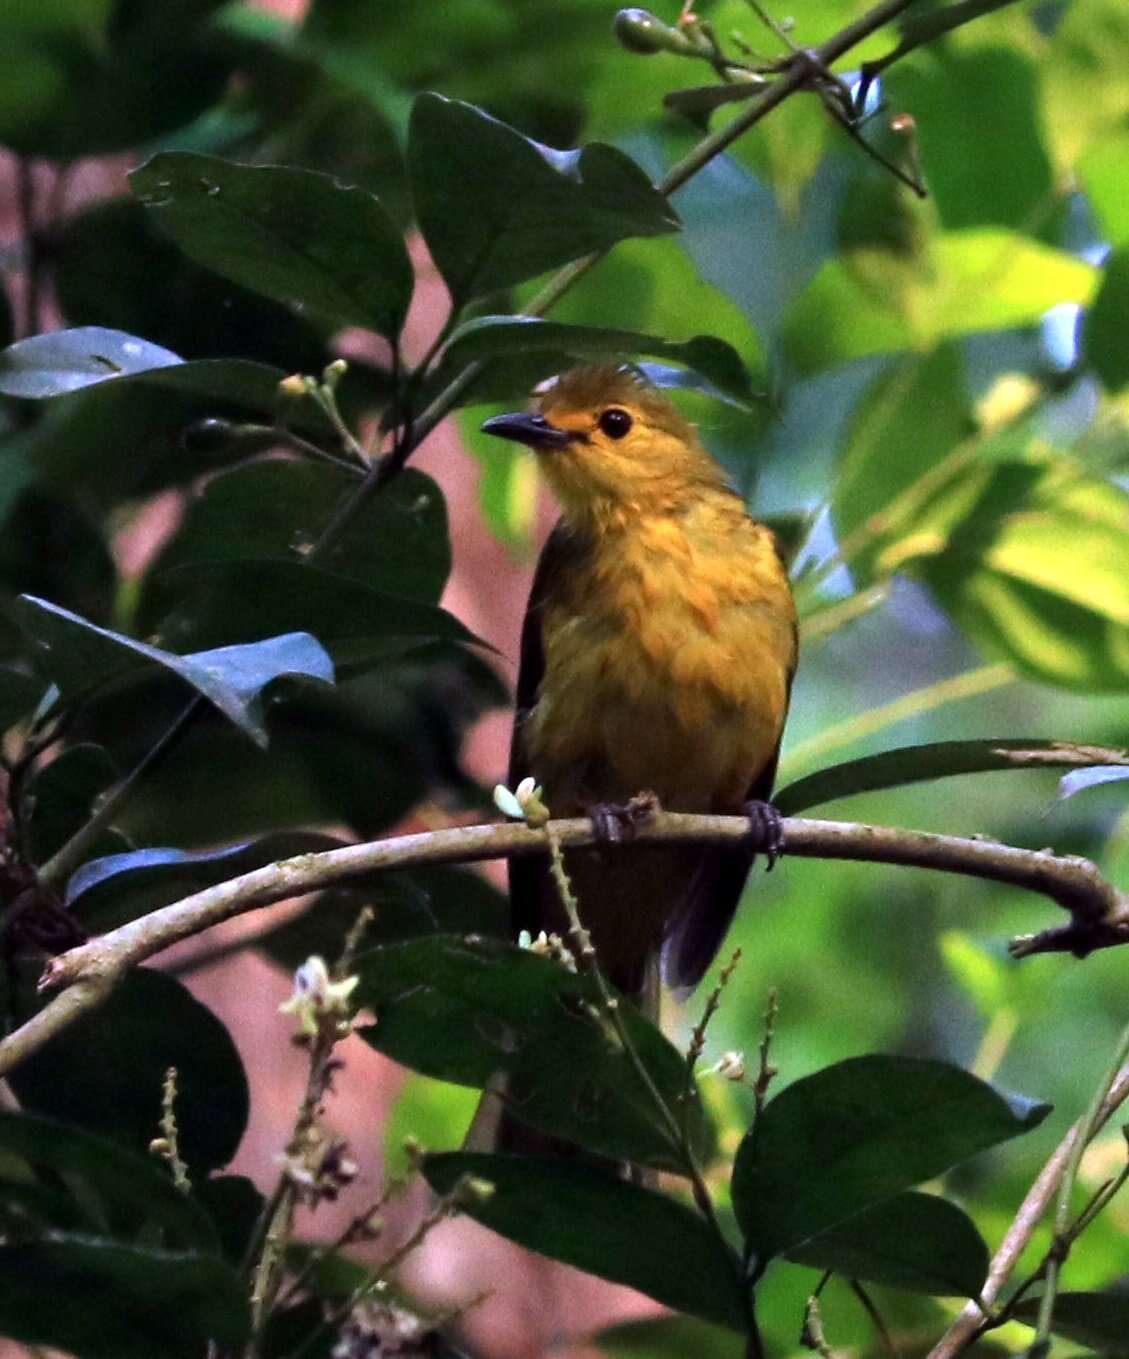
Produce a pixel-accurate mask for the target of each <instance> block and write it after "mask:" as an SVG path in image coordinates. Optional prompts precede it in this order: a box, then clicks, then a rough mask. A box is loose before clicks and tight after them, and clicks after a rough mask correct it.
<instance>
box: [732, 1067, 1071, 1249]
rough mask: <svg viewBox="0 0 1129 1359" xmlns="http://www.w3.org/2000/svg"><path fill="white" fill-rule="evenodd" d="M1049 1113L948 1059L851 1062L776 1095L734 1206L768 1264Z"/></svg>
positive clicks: (749, 1148) (746, 1156) (740, 1156)
mask: <svg viewBox="0 0 1129 1359" xmlns="http://www.w3.org/2000/svg"><path fill="white" fill-rule="evenodd" d="M1049 1111H1050V1106H1049V1105H1047V1104H1038V1103H1035V1102H1033V1101H1031V1100H1027V1099H1023V1098H1022V1097H1020V1096H1018V1095H1008V1096H1005V1095H1002V1094H999V1093H998V1092H997V1091H995V1090H993V1089H992V1087H991V1086H989V1085H985V1083H984V1082H983V1081H980V1080H977V1078H976V1077H975V1076H972V1075H970V1074H969V1073H968V1072H967V1071H962V1070H961V1069H960V1068H959V1067H955V1066H950V1065H948V1064H947V1063H945V1062H935V1061H926V1060H921V1059H917V1058H910V1057H886V1056H877V1055H875V1056H868V1057H854V1058H850V1059H848V1060H847V1061H843V1062H837V1063H836V1064H835V1065H834V1066H830V1067H826V1068H825V1069H824V1070H822V1071H817V1072H815V1073H814V1074H813V1075H811V1076H807V1077H804V1078H803V1079H802V1080H799V1081H796V1082H794V1084H792V1085H790V1086H788V1087H787V1089H785V1090H784V1091H782V1092H781V1093H780V1094H779V1095H777V1096H776V1098H775V1099H773V1100H772V1101H770V1103H769V1104H768V1105H767V1107H766V1108H765V1110H764V1112H763V1114H762V1115H761V1117H760V1118H759V1119H758V1120H757V1126H756V1135H755V1136H753V1135H752V1134H750V1135H748V1136H746V1137H745V1139H744V1141H743V1142H742V1143H741V1146H740V1149H739V1150H738V1152H737V1159H736V1161H735V1163H734V1166H733V1206H734V1209H735V1211H736V1213H737V1218H738V1221H739V1222H740V1223H741V1227H742V1230H743V1231H744V1233H745V1237H746V1240H747V1241H748V1243H749V1246H750V1249H751V1250H752V1251H753V1252H754V1253H755V1254H756V1256H757V1257H758V1259H760V1260H761V1261H762V1262H763V1261H767V1260H769V1259H771V1258H772V1257H773V1256H775V1255H780V1254H782V1253H784V1252H786V1251H790V1250H793V1249H795V1247H796V1246H799V1245H801V1244H803V1243H806V1242H807V1241H809V1240H810V1239H811V1238H812V1237H813V1236H817V1235H819V1234H820V1233H821V1232H824V1231H826V1230H827V1229H828V1228H830V1227H835V1226H837V1225H838V1224H839V1223H842V1222H845V1221H846V1220H847V1219H849V1218H851V1217H853V1216H854V1215H855V1214H856V1213H859V1212H861V1211H862V1210H863V1209H866V1208H870V1207H872V1206H873V1205H875V1204H879V1203H881V1202H883V1200H885V1199H891V1198H893V1197H894V1196H895V1195H896V1194H899V1193H901V1192H902V1191H903V1190H905V1189H908V1188H910V1187H911V1186H912V1185H915V1184H920V1183H921V1181H922V1180H927V1179H931V1178H932V1177H933V1176H934V1175H939V1174H940V1173H941V1172H942V1171H944V1170H948V1169H949V1167H950V1166H953V1165H956V1164H957V1163H958V1162H960V1161H964V1160H967V1159H968V1157H970V1156H974V1155H975V1154H976V1153H977V1152H980V1151H983V1150H985V1149H986V1148H988V1147H991V1146H995V1145H996V1144H997V1143H998V1142H1003V1141H1006V1140H1007V1139H1008V1138H1011V1137H1015V1136H1017V1135H1018V1134H1019V1133H1023V1132H1028V1131H1030V1129H1032V1128H1034V1127H1037V1126H1038V1124H1039V1123H1041V1122H1042V1120H1043V1119H1044V1118H1045V1117H1046V1115H1047V1114H1048V1112H1049Z"/></svg>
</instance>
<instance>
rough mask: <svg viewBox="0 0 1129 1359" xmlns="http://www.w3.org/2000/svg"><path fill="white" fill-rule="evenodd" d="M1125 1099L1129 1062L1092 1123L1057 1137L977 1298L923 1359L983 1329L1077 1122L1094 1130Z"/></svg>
mask: <svg viewBox="0 0 1129 1359" xmlns="http://www.w3.org/2000/svg"><path fill="white" fill-rule="evenodd" d="M1126 1099H1129V1063H1126V1065H1124V1066H1123V1067H1122V1068H1121V1070H1120V1071H1119V1072H1118V1073H1117V1075H1116V1077H1115V1078H1114V1080H1113V1083H1112V1084H1111V1085H1110V1087H1109V1093H1108V1094H1107V1095H1106V1097H1105V1099H1104V1100H1103V1101H1102V1103H1101V1107H1100V1109H1099V1110H1098V1115H1097V1118H1096V1119H1094V1120H1093V1121H1092V1124H1091V1120H1090V1118H1089V1116H1087V1117H1086V1118H1080V1119H1079V1120H1078V1122H1077V1123H1075V1124H1073V1126H1072V1127H1071V1128H1070V1130H1069V1132H1067V1134H1066V1136H1065V1137H1064V1138H1063V1139H1062V1141H1061V1142H1060V1143H1059V1144H1058V1146H1057V1147H1055V1149H1054V1151H1053V1152H1051V1154H1050V1156H1049V1157H1048V1158H1047V1161H1046V1164H1045V1165H1044V1166H1043V1168H1042V1170H1041V1171H1040V1172H1039V1175H1038V1177H1037V1179H1036V1180H1035V1182H1034V1184H1032V1186H1031V1188H1030V1189H1029V1190H1028V1191H1027V1197H1026V1198H1025V1199H1024V1200H1023V1202H1022V1203H1021V1204H1020V1206H1019V1212H1017V1213H1016V1215H1015V1217H1014V1219H1013V1220H1012V1224H1011V1226H1010V1227H1009V1228H1008V1229H1007V1232H1006V1233H1005V1235H1004V1239H1003V1240H1002V1241H1001V1242H1000V1247H999V1250H997V1251H996V1253H995V1255H994V1256H993V1257H992V1264H991V1267H990V1268H989V1270H988V1278H987V1281H986V1283H985V1284H984V1288H983V1291H982V1292H981V1295H980V1298H979V1299H978V1300H977V1301H976V1302H970V1303H969V1304H968V1305H967V1306H966V1307H965V1308H964V1310H963V1311H962V1312H961V1313H960V1314H959V1316H958V1317H957V1319H956V1320H955V1321H954V1322H953V1324H952V1325H951V1326H950V1327H949V1329H948V1330H947V1331H946V1332H945V1334H944V1335H943V1336H942V1337H941V1339H940V1340H939V1341H938V1342H937V1343H936V1345H934V1346H933V1348H932V1349H931V1350H930V1351H929V1354H928V1356H927V1359H956V1356H957V1355H958V1354H960V1353H961V1352H962V1351H963V1350H965V1349H967V1348H968V1346H969V1345H971V1344H972V1343H973V1342H974V1341H976V1340H977V1339H978V1338H979V1336H980V1334H981V1332H982V1330H983V1329H984V1310H983V1309H984V1308H988V1307H991V1306H992V1304H993V1303H994V1302H995V1301H996V1299H997V1298H998V1297H999V1296H1000V1293H1001V1292H1002V1291H1003V1289H1004V1286H1005V1285H1006V1284H1007V1281H1008V1280H1009V1279H1010V1278H1011V1273H1012V1270H1013V1269H1014V1268H1015V1266H1016V1262H1017V1261H1018V1260H1019V1257H1020V1256H1021V1255H1022V1254H1023V1251H1024V1250H1025V1248H1026V1246H1027V1243H1028V1242H1029V1241H1030V1240H1031V1238H1032V1237H1033V1236H1034V1235H1035V1229H1036V1228H1037V1227H1038V1225H1039V1223H1040V1222H1041V1221H1042V1218H1043V1215H1044V1213H1045V1212H1046V1211H1047V1206H1048V1205H1049V1204H1050V1201H1051V1199H1053V1198H1054V1196H1055V1194H1056V1192H1057V1191H1058V1187H1059V1185H1060V1184H1061V1182H1062V1178H1063V1176H1064V1174H1065V1173H1066V1167H1067V1165H1068V1164H1069V1163H1070V1161H1071V1157H1072V1155H1073V1154H1074V1149H1075V1143H1076V1141H1077V1139H1078V1137H1079V1135H1080V1134H1081V1132H1082V1128H1083V1124H1084V1123H1085V1124H1087V1125H1090V1126H1089V1128H1088V1132H1089V1135H1091V1136H1092V1135H1093V1134H1094V1133H1096V1132H1099V1131H1100V1130H1101V1128H1102V1127H1103V1126H1104V1125H1105V1124H1106V1123H1107V1122H1108V1121H1109V1119H1110V1117H1111V1116H1112V1115H1113V1114H1114V1113H1115V1112H1116V1111H1117V1110H1118V1109H1119V1108H1120V1107H1121V1105H1122V1104H1124V1103H1125V1101H1126Z"/></svg>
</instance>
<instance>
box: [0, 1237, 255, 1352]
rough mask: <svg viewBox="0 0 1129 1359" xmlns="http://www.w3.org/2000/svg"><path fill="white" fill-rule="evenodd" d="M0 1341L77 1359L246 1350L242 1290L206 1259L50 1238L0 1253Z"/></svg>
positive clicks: (226, 1272)
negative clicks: (209, 1348) (1, 1283)
mask: <svg viewBox="0 0 1129 1359" xmlns="http://www.w3.org/2000/svg"><path fill="white" fill-rule="evenodd" d="M0 1272H2V1273H3V1276H4V1287H3V1289H0V1332H2V1333H3V1334H4V1335H6V1336H8V1337H10V1338H11V1339H13V1340H21V1341H23V1342H24V1343H25V1344H28V1345H50V1346H52V1347H53V1348H57V1349H61V1350H66V1351H68V1352H69V1353H73V1354H77V1355H81V1356H82V1359H153V1356H154V1355H158V1354H159V1355H161V1356H162V1359H164V1356H168V1359H199V1356H200V1355H201V1354H202V1353H203V1351H204V1349H205V1347H206V1346H207V1345H208V1344H209V1342H211V1343H213V1344H218V1345H222V1346H223V1347H225V1348H235V1347H238V1346H241V1345H243V1344H244V1343H245V1341H246V1339H247V1336H248V1334H249V1332H250V1317H249V1313H248V1307H247V1298H246V1294H245V1291H244V1288H243V1285H242V1284H241V1283H240V1282H239V1280H238V1279H237V1278H236V1276H235V1274H234V1273H233V1272H232V1271H231V1270H230V1269H229V1268H228V1267H227V1266H226V1265H225V1264H224V1263H223V1262H222V1261H220V1260H218V1259H216V1258H215V1257H214V1256H208V1255H197V1254H193V1253H190V1252H184V1251H168V1250H158V1249H157V1248H156V1247H153V1246H135V1245H125V1244H123V1243H120V1242H116V1241H106V1240H103V1239H101V1238H99V1237H93V1236H78V1235H72V1234H66V1235H64V1234H62V1233H58V1234H56V1235H53V1236H50V1237H47V1238H45V1239H43V1240H40V1241H27V1242H22V1243H20V1244H19V1245H12V1246H3V1247H0Z"/></svg>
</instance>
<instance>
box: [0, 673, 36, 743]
mask: <svg viewBox="0 0 1129 1359" xmlns="http://www.w3.org/2000/svg"><path fill="white" fill-rule="evenodd" d="M43 689H44V685H43V681H42V680H41V679H39V678H38V677H37V676H35V675H28V674H25V673H24V672H23V671H22V670H16V669H15V668H14V667H12V666H10V665H0V732H5V731H7V730H8V729H9V727H14V726H15V725H16V723H17V722H19V721H20V720H21V719H22V718H24V717H27V716H29V715H30V714H31V712H32V711H33V709H34V708H35V707H36V705H37V704H38V703H39V701H40V699H41V698H42V697H43Z"/></svg>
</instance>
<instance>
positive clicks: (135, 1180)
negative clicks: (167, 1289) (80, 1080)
mask: <svg viewBox="0 0 1129 1359" xmlns="http://www.w3.org/2000/svg"><path fill="white" fill-rule="evenodd" d="M0 1152H2V1153H3V1155H2V1157H0V1199H3V1198H6V1196H7V1194H8V1188H9V1184H10V1183H15V1184H16V1186H17V1187H19V1186H21V1185H23V1184H25V1183H26V1182H27V1171H26V1169H25V1167H30V1168H31V1169H32V1170H33V1171H34V1172H35V1173H36V1174H37V1175H38V1174H39V1173H41V1172H43V1173H44V1179H45V1181H46V1182H47V1183H49V1184H50V1183H54V1182H55V1180H54V1179H53V1177H56V1176H63V1177H65V1181H66V1184H67V1186H68V1188H69V1192H70V1193H71V1194H72V1195H73V1196H74V1199H75V1201H76V1202H77V1203H78V1204H79V1205H80V1207H81V1210H82V1213H83V1215H84V1217H85V1218H86V1220H87V1221H88V1222H90V1225H91V1227H92V1228H94V1229H96V1230H98V1231H100V1232H110V1233H111V1234H113V1235H115V1236H120V1237H122V1238H123V1239H133V1238H135V1237H136V1236H137V1234H138V1233H139V1232H140V1231H141V1230H142V1229H143V1228H145V1227H146V1224H150V1225H151V1226H153V1227H156V1228H158V1229H159V1230H160V1231H161V1232H162V1233H163V1234H164V1237H165V1239H166V1241H167V1243H168V1244H172V1245H177V1246H182V1247H185V1248H187V1249H191V1250H200V1251H205V1252H209V1253H211V1252H214V1251H215V1249H216V1234H215V1230H214V1228H213V1227H212V1224H211V1221H210V1220H209V1218H208V1217H207V1215H206V1214H205V1213H204V1212H202V1211H201V1209H200V1208H199V1207H198V1206H197V1205H196V1204H195V1203H193V1202H192V1200H190V1199H188V1198H186V1197H185V1196H184V1195H183V1194H182V1193H181V1192H180V1190H179V1189H177V1188H176V1187H175V1186H174V1185H173V1182H172V1179H171V1178H170V1177H169V1175H168V1173H167V1172H166V1171H165V1169H164V1168H163V1167H162V1166H161V1165H160V1164H159V1163H158V1162H157V1161H155V1160H154V1159H153V1157H152V1156H149V1155H137V1154H135V1153H134V1152H132V1151H127V1150H126V1149H125V1148H124V1147H121V1146H119V1145H118V1144H116V1143H114V1142H110V1141H106V1140H105V1139H103V1138H101V1137H95V1136H94V1135H93V1134H92V1133H89V1132H86V1131H84V1130H82V1129H80V1128H72V1127H68V1126H67V1125H66V1124H64V1123H56V1122H55V1121H54V1120H53V1119H50V1118H40V1117H38V1116H37V1115H35V1114H31V1113H20V1114H16V1113H10V1112H0Z"/></svg>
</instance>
